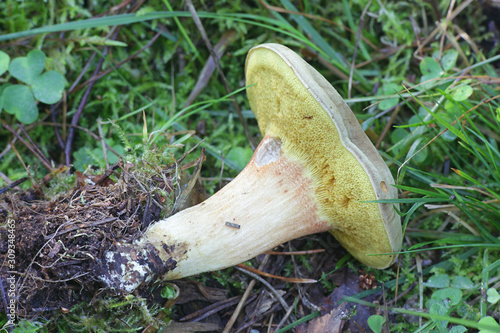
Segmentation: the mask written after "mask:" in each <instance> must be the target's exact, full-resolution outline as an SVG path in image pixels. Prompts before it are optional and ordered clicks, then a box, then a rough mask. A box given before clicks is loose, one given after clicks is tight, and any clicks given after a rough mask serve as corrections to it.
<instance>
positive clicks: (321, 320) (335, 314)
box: [307, 303, 349, 333]
mask: <svg viewBox="0 0 500 333" xmlns="http://www.w3.org/2000/svg"><path fill="white" fill-rule="evenodd" d="M346 306H347V304H346V303H342V304H341V305H339V306H338V307H337V308H336V309H333V310H332V311H330V312H329V313H327V314H325V315H323V316H321V317H318V318H315V319H313V320H312V321H311V323H310V324H309V326H308V327H307V333H324V332H328V333H339V332H342V328H343V327H344V323H345V320H346V318H347V317H348V315H349V312H348V311H347V310H346Z"/></svg>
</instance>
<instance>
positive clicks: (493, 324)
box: [479, 316, 500, 333]
mask: <svg viewBox="0 0 500 333" xmlns="http://www.w3.org/2000/svg"><path fill="white" fill-rule="evenodd" d="M479 324H485V325H488V326H491V327H498V328H496V329H485V330H480V331H479V333H498V332H499V331H500V325H498V322H497V321H496V320H495V318H493V317H490V316H487V317H484V318H481V320H479Z"/></svg>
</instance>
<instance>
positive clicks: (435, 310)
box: [429, 303, 448, 332]
mask: <svg viewBox="0 0 500 333" xmlns="http://www.w3.org/2000/svg"><path fill="white" fill-rule="evenodd" d="M447 313H448V309H447V308H446V307H445V306H444V305H443V304H442V303H434V304H433V305H432V306H431V307H430V309H429V314H430V315H431V319H432V321H433V322H434V323H435V324H436V327H437V328H438V331H439V332H447V331H446V326H447V325H448V321H446V320H439V319H436V318H434V317H433V316H434V315H438V316H446V314H447Z"/></svg>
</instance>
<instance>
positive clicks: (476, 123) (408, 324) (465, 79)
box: [0, 0, 500, 332]
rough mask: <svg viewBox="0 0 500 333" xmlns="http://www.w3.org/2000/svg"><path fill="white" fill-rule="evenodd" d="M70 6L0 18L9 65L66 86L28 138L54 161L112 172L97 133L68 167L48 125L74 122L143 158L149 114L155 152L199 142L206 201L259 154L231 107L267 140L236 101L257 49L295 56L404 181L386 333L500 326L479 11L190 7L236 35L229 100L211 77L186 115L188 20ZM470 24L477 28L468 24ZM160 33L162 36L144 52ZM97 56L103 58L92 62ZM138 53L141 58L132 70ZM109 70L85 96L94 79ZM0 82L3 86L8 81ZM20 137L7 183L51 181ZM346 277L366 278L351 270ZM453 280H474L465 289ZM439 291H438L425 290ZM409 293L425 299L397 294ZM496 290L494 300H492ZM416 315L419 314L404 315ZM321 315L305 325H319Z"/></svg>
mask: <svg viewBox="0 0 500 333" xmlns="http://www.w3.org/2000/svg"><path fill="white" fill-rule="evenodd" d="M75 3H76V4H75V6H73V5H71V4H70V3H69V2H67V3H66V2H64V3H62V4H60V3H56V2H55V1H48V2H47V6H46V7H44V6H38V5H35V3H34V2H18V1H14V0H6V1H4V2H2V3H0V10H1V11H2V12H4V13H9V15H6V16H5V17H4V18H0V27H1V30H2V31H4V34H3V35H2V36H0V47H1V49H2V50H3V51H5V52H6V53H8V54H9V55H10V56H11V58H14V57H16V56H25V55H26V54H27V53H28V52H29V51H30V50H32V49H41V50H43V51H44V52H45V53H46V54H47V56H48V57H49V58H48V63H47V65H46V67H47V69H54V70H57V71H59V72H60V73H61V74H63V75H64V76H65V78H66V80H67V82H68V84H67V86H66V89H67V95H66V97H65V98H64V102H63V103H62V104H59V105H57V107H56V108H57V110H58V114H57V115H56V116H55V118H54V119H53V118H50V116H49V114H48V111H49V109H48V108H46V106H44V105H39V109H40V114H41V115H40V117H39V119H38V121H36V122H34V123H33V124H30V125H27V126H26V130H27V132H28V133H29V136H30V138H31V139H32V140H33V142H36V144H37V146H38V147H39V148H40V149H41V151H42V152H43V154H44V155H45V156H47V157H49V158H50V159H51V160H52V161H54V163H55V165H59V164H65V161H67V160H69V161H71V163H72V164H73V165H74V166H75V168H77V169H79V170H80V171H83V170H85V169H86V168H87V167H88V164H89V163H90V164H94V165H99V163H101V165H105V164H104V163H103V159H104V156H102V145H101V142H100V141H99V140H95V137H94V136H92V135H91V134H88V132H86V131H84V130H76V132H75V137H74V140H73V143H72V145H71V147H70V148H71V151H72V153H71V154H66V155H65V154H64V149H63V147H61V146H60V145H59V143H58V140H57V139H56V137H55V136H54V134H53V132H49V131H48V130H47V124H49V123H53V122H57V123H59V124H60V125H61V126H60V127H58V128H59V129H60V135H61V137H62V139H63V141H64V140H66V139H67V138H68V135H69V134H68V133H69V131H70V128H71V127H70V126H68V125H69V124H70V123H71V121H72V120H75V119H77V118H78V126H80V127H81V128H84V129H86V130H87V131H90V132H92V133H97V134H98V133H99V131H101V133H102V135H101V134H99V135H100V136H101V137H103V138H105V141H106V142H107V144H108V145H109V146H111V147H113V148H115V150H117V151H120V152H123V151H124V149H125V148H126V145H125V144H124V142H123V140H121V139H120V135H119V134H118V133H117V132H118V130H117V128H116V127H115V126H113V124H114V123H116V124H118V125H119V128H121V130H122V131H123V133H126V135H127V139H128V140H129V145H130V147H136V146H137V145H140V144H141V143H143V142H144V141H143V140H144V139H145V138H144V137H143V121H142V120H143V116H142V113H143V111H144V112H145V119H146V124H147V128H148V133H154V134H152V135H151V137H150V138H149V140H150V142H151V143H154V144H156V145H158V146H160V147H161V146H164V145H171V146H172V152H173V153H174V154H178V155H179V156H180V155H182V153H183V152H185V151H187V150H189V149H190V148H192V147H193V146H195V145H196V144H198V143H200V142H201V141H202V139H203V141H202V143H201V145H202V146H203V147H205V148H206V149H207V153H208V158H207V161H206V162H205V163H204V165H203V167H204V169H203V170H202V175H203V176H204V177H205V178H206V179H208V180H207V181H206V182H205V186H206V189H207V191H208V192H209V193H214V192H215V191H216V190H217V189H218V187H219V176H220V175H222V176H221V177H222V178H231V177H234V176H235V175H236V174H237V173H238V172H239V171H240V170H241V169H242V167H243V166H244V165H245V164H246V162H247V161H248V159H249V158H250V153H251V149H250V143H249V140H248V137H247V135H246V134H245V131H244V128H243V125H242V123H241V121H240V118H239V117H238V112H239V111H238V110H237V109H236V108H235V106H234V104H232V102H231V100H232V99H233V98H234V99H235V101H236V103H237V105H239V106H240V108H241V109H242V116H243V119H244V121H246V122H247V123H248V126H249V128H250V135H251V136H252V137H254V138H257V139H258V136H259V134H258V133H259V131H258V128H257V126H256V122H255V120H254V119H253V115H252V113H251V112H250V111H249V106H248V102H247V101H246V96H245V94H244V92H243V90H244V84H243V63H244V57H245V55H246V53H247V51H248V50H249V49H250V48H251V47H252V46H255V45H257V44H259V43H262V42H278V43H282V44H285V45H288V46H289V47H291V48H293V49H295V50H297V51H301V50H302V51H303V54H304V56H306V57H307V59H308V61H309V62H311V64H312V65H313V66H314V67H316V68H317V69H318V70H320V71H321V72H322V73H323V74H324V75H325V76H326V77H327V79H328V80H329V81H330V82H332V83H333V84H334V86H335V88H336V89H337V90H338V91H339V93H340V94H341V95H342V96H343V97H344V98H346V100H347V102H348V103H349V104H350V105H351V107H352V109H353V111H354V112H355V113H356V114H357V116H358V118H359V119H360V120H361V121H362V124H363V127H364V128H365V129H369V130H370V131H371V133H373V135H372V136H371V138H372V140H374V142H377V144H378V147H379V149H380V151H381V154H382V155H383V157H384V159H385V160H386V161H389V163H390V167H391V169H392V171H393V174H394V175H395V176H396V178H397V187H398V189H399V191H400V198H399V199H398V200H397V201H398V202H399V203H400V205H401V212H400V213H401V216H402V220H403V223H404V224H403V226H404V230H405V242H404V247H403V249H404V250H403V251H402V253H401V256H400V271H399V275H398V276H393V275H391V274H390V273H388V272H374V274H376V276H377V280H378V281H380V282H382V283H383V285H384V286H385V292H386V293H387V294H386V297H387V299H395V302H393V303H392V305H391V306H390V307H389V308H388V311H389V312H390V313H391V315H390V316H386V317H385V321H386V325H388V324H389V323H390V321H391V320H392V321H393V322H391V323H390V325H388V326H386V328H389V327H390V330H391V331H394V332H409V331H415V332H430V331H436V332H445V331H446V332H447V331H448V330H452V331H453V332H462V331H463V329H465V328H468V329H469V330H480V331H481V332H487V329H488V328H489V329H490V331H491V332H493V331H495V330H498V329H499V326H498V320H496V321H495V319H493V317H492V316H493V315H494V314H495V313H496V314H498V306H499V304H500V302H499V301H498V299H496V298H495V293H494V291H496V290H498V289H499V288H500V287H499V282H498V278H499V273H498V272H499V266H500V255H499V253H500V251H498V250H499V247H500V240H499V239H500V238H499V236H500V222H499V221H500V163H499V161H500V148H499V145H500V134H499V133H500V105H499V102H498V97H499V92H498V88H497V87H498V83H499V82H500V78H499V77H498V74H497V73H498V60H499V58H500V56H498V55H497V54H498V49H499V48H498V45H497V46H495V45H494V38H495V37H494V35H493V33H490V32H488V31H487V23H488V22H487V21H486V18H485V16H484V14H482V13H481V11H480V10H478V7H480V6H481V5H480V4H479V3H476V2H470V1H465V2H462V3H459V4H455V2H451V3H450V2H449V1H444V0H443V1H435V2H424V1H414V2H411V3H410V2H391V1H388V2H381V1H376V2H368V1H362V0H353V1H347V0H343V1H337V2H325V3H324V4H321V5H319V4H316V3H313V2H309V1H301V2H298V3H292V2H290V1H287V0H282V1H280V2H277V1H276V2H272V3H266V2H264V1H262V2H258V3H252V4H248V3H243V2H240V1H236V2H231V3H229V2H228V3H226V4H224V5H223V4H222V3H217V5H216V6H215V5H213V4H209V3H204V2H201V3H196V4H194V7H195V8H196V9H197V10H198V11H197V14H198V15H199V17H200V19H201V20H202V23H203V25H204V28H205V29H206V31H207V33H208V35H209V36H210V39H211V40H210V41H211V43H212V45H215V44H216V43H217V42H218V40H219V39H220V38H221V37H222V36H223V34H224V33H226V32H228V31H234V32H235V38H234V39H233V40H232V41H231V42H230V43H228V44H227V45H225V46H226V47H227V51H226V52H225V53H223V56H222V58H221V62H220V66H221V69H222V72H223V73H224V75H225V78H226V80H227V85H228V86H229V87H230V91H228V90H227V89H226V87H225V86H224V85H223V84H222V80H220V79H219V78H220V77H219V76H218V74H217V71H216V70H214V71H213V74H212V75H211V77H207V78H206V79H207V82H208V84H207V85H206V87H205V88H204V89H203V90H202V91H201V92H200V94H199V95H198V97H197V98H196V99H195V103H194V104H192V105H189V106H185V102H186V100H187V99H188V96H189V95H190V93H191V91H192V90H193V88H194V86H195V84H196V83H197V78H198V75H200V73H201V71H202V68H203V66H204V65H205V63H206V61H207V59H208V57H209V52H208V51H207V50H206V47H205V44H204V43H203V40H202V38H201V37H200V32H199V30H198V28H197V27H196V25H195V24H194V22H193V20H192V19H191V14H190V13H189V12H188V11H187V9H186V8H184V7H179V6H177V5H169V3H168V2H166V1H150V2H147V3H144V4H142V6H140V7H139V8H133V7H130V8H119V9H117V8H115V7H112V6H111V5H107V6H104V5H103V4H94V5H93V7H92V8H85V7H84V5H83V4H84V1H75ZM451 4H454V6H453V7H452V6H451ZM114 5H115V6H118V5H119V3H118V2H116V3H114ZM170 6H171V7H170ZM42 7H43V8H42ZM339 13H342V15H339ZM100 14H102V15H100ZM469 21H474V22H476V23H477V24H475V25H473V26H471V25H469V24H468V22H469ZM434 22H439V24H437V25H434ZM497 24H498V23H497ZM360 28H361V30H360ZM462 31H465V32H466V34H467V35H464V34H463V33H462ZM358 32H359V33H358ZM157 33H159V37H158V39H157V40H155V41H154V42H153V43H151V44H150V45H149V44H148V43H149V42H150V41H151V40H152V39H153V38H154V36H155V35H156V34H157ZM416 34H418V39H417V35H416ZM459 36H467V38H458V37H459ZM117 41H119V43H117ZM146 46H147V47H146ZM144 47H146V48H145V49H144V50H142V49H143V48H144ZM139 51H140V52H139ZM94 53H95V54H96V57H95V59H93V60H92V61H89V59H91V57H92V55H93V54H94ZM131 55H135V56H134V57H132V58H131V59H128V58H129V57H130V56H131ZM99 58H102V59H103V60H102V66H101V67H98V60H99ZM124 60H128V61H124ZM353 61H354V63H355V66H351V65H352V62H353ZM122 62H123V63H122ZM108 69H109V73H108V74H107V75H106V76H103V77H102V78H100V79H98V80H96V81H95V82H94V83H93V87H92V89H91V90H89V95H86V94H87V93H86V91H87V90H86V89H88V87H89V84H88V82H87V83H86V81H87V80H89V79H90V78H92V72H94V71H97V72H99V71H105V70H108ZM80 73H83V76H82V79H78V77H79V75H80ZM0 79H1V80H2V81H0V83H1V84H4V83H5V82H7V81H9V80H10V81H12V79H11V78H9V77H5V76H2V77H0ZM70 86H74V88H73V89H71V90H70V89H69V87H70ZM79 108H83V109H82V111H79ZM79 112H82V116H81V117H78V116H77V115H78V113H79ZM0 119H1V120H2V122H4V123H5V124H8V125H10V126H11V127H13V128H16V129H17V128H18V127H16V121H15V118H13V117H11V116H10V115H9V114H7V113H5V112H2V113H1V114H0ZM98 119H102V120H103V121H101V122H99V121H98ZM195 130H196V132H194V131H195ZM12 139H13V137H12V135H11V134H10V132H7V130H5V127H3V128H2V129H1V130H0V140H2V142H3V143H4V144H3V145H2V146H4V147H5V149H4V150H3V151H2V153H1V154H0V156H1V159H0V170H1V172H2V175H3V177H2V179H3V180H0V186H5V185H7V182H6V181H5V179H7V178H8V179H10V180H16V179H19V178H21V177H24V176H26V174H27V172H29V173H30V174H32V177H34V179H37V180H39V179H41V178H42V177H43V176H44V175H45V174H47V173H48V172H49V171H51V170H48V169H46V168H45V167H43V166H39V164H40V162H39V161H38V160H37V159H36V158H35V157H34V156H33V155H32V154H31V153H30V152H29V150H28V149H26V148H25V146H23V145H21V144H20V143H19V142H17V143H16V145H15V146H14V147H15V149H14V148H10V147H11V146H8V145H7V143H8V142H11V140H12ZM257 141H258V140H257ZM88 156H91V157H92V158H88ZM21 160H22V161H21ZM24 166H29V168H27V169H26V168H25V167H24ZM222 167H223V170H222V172H221V168H222ZM429 263H432V264H431V265H429ZM349 265H351V267H354V268H355V269H359V267H360V266H361V265H360V264H358V263H355V262H352V260H350V262H349ZM446 276H447V277H448V280H446ZM223 277H224V275H223ZM458 277H465V278H466V279H467V280H461V283H458V282H457V281H458V280H460V279H459V278H458ZM434 279H437V280H438V281H445V282H441V283H430V282H429V281H431V282H432V281H433V280H434ZM439 279H441V280H439ZM446 281H448V283H446ZM414 283H415V284H416V285H417V286H418V287H416V288H413V289H412V290H411V291H410V292H409V293H407V294H405V295H403V296H402V297H400V298H398V295H399V294H400V293H401V291H403V290H406V289H408V288H410V287H411V286H412V285H413V286H414ZM236 289H238V288H236ZM381 291H382V289H381V287H379V288H378V289H374V290H369V291H366V292H363V293H362V294H358V295H355V296H352V297H351V298H349V299H348V301H349V302H354V303H358V304H363V305H367V306H373V304H371V303H370V304H366V302H364V301H363V300H362V299H363V298H364V297H367V296H369V295H372V294H374V293H376V292H381ZM487 293H489V294H488V295H493V296H491V297H486V296H485V295H487ZM495 300H496V301H495ZM363 302H364V303H363ZM410 304H411V305H413V306H412V309H411V310H408V309H405V306H406V307H408V306H410ZM75 313H77V310H75ZM314 313H316V312H311V314H308V315H305V316H304V317H303V318H306V319H307V320H310V319H312V317H313V316H312V314H314ZM318 315H319V313H318ZM409 317H413V318H414V319H415V318H416V320H409ZM72 318H73V317H72ZM72 320H74V318H73V319H72ZM297 320H298V321H304V320H305V319H302V320H301V319H300V318H297ZM25 324H26V323H25ZM80 324H81V323H80ZM80 324H79V325H80ZM26 325H28V324H26ZM32 326H38V323H34V324H32ZM292 326H293V325H292ZM292 326H290V327H289V329H291V328H292ZM37 329H38V330H43V329H41V328H37ZM29 330H30V329H29V328H24V329H22V328H19V331H22V332H26V331H29ZM34 330H35V329H34ZM366 330H367V331H368V330H369V328H366ZM372 330H373V331H376V330H377V328H374V327H373V328H372ZM282 331H283V332H284V331H285V330H284V329H281V330H280V332H282ZM488 332H489V331H488Z"/></svg>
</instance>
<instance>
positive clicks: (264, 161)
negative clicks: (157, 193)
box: [100, 136, 332, 292]
mask: <svg viewBox="0 0 500 333" xmlns="http://www.w3.org/2000/svg"><path fill="white" fill-rule="evenodd" d="M311 185H312V182H311V180H310V179H309V177H308V175H307V174H306V173H305V171H304V167H303V166H302V165H301V164H300V163H298V162H297V161H294V160H293V159H292V158H290V157H287V156H286V155H285V154H283V151H282V149H281V141H280V140H279V139H276V138H272V137H267V136H266V137H265V138H264V139H263V140H262V142H261V143H260V145H259V146H258V147H257V149H256V151H255V153H254V155H253V157H252V159H251V160H250V162H249V164H248V165H247V166H246V167H245V169H244V170H243V171H242V172H241V173H240V174H239V175H238V176H237V177H236V178H235V179H234V180H233V181H232V182H231V183H229V184H228V185H226V186H225V187H224V188H223V189H221V190H220V191H219V192H217V193H216V194H215V195H213V196H212V197H211V198H209V199H208V200H206V201H204V202H203V203H201V204H199V205H197V206H194V207H191V208H188V209H186V210H183V211H181V212H179V213H177V214H175V215H173V216H171V217H169V218H167V219H164V220H162V221H159V222H157V223H155V224H154V225H152V226H151V227H150V228H149V229H148V230H147V231H146V232H145V234H144V235H143V237H142V238H141V239H140V240H138V241H136V242H134V243H133V244H132V245H122V244H118V246H117V249H116V250H115V251H109V252H107V253H106V255H105V263H104V269H103V271H102V275H101V276H100V277H101V280H103V281H104V282H105V283H106V284H107V285H108V286H110V287H114V288H117V289H120V290H123V291H127V292H131V291H133V290H135V289H136V288H137V287H138V286H139V285H140V284H141V283H143V282H149V281H152V280H154V279H156V278H159V277H161V278H162V279H165V280H171V279H178V278H182V277H186V276H191V275H195V274H198V273H201V272H207V271H213V270H218V269H222V268H226V267H229V266H232V265H235V264H238V263H241V262H243V261H245V260H248V259H250V258H253V257H255V256H256V255H258V254H260V253H262V252H264V251H266V250H268V249H270V248H273V247H275V246H277V245H279V244H281V243H284V242H286V241H288V240H291V239H295V238H298V237H302V236H305V235H309V234H313V233H318V232H323V231H327V230H330V229H331V228H332V226H331V224H330V223H328V221H327V220H325V219H323V218H321V216H319V213H318V208H317V204H316V203H315V200H314V198H313V191H312V189H311Z"/></svg>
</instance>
